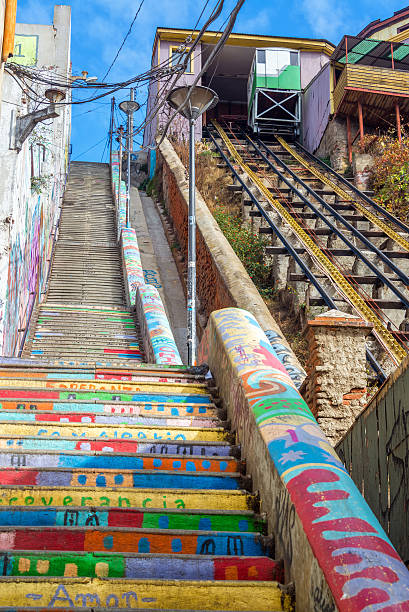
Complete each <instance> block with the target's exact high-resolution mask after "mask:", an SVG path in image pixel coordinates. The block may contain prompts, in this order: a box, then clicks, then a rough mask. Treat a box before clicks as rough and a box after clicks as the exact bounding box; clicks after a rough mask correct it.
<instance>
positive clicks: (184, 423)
mask: <svg viewBox="0 0 409 612" xmlns="http://www.w3.org/2000/svg"><path fill="white" fill-rule="evenodd" d="M4 422H14V423H17V422H18V423H38V422H41V423H96V424H98V425H101V424H110V425H113V424H114V423H115V424H122V425H149V426H151V425H159V426H162V427H173V428H174V427H199V428H201V427H217V426H224V425H225V423H223V422H222V421H220V419H218V418H217V417H216V418H209V417H192V416H186V417H184V418H182V417H179V416H173V415H172V416H165V415H163V414H160V415H158V416H151V415H143V416H142V415H135V414H112V413H111V414H90V413H86V412H85V411H84V412H65V413H64V412H60V413H57V414H56V413H54V412H45V411H42V412H41V413H39V412H37V413H35V412H28V411H22V410H20V411H9V412H0V423H4Z"/></svg>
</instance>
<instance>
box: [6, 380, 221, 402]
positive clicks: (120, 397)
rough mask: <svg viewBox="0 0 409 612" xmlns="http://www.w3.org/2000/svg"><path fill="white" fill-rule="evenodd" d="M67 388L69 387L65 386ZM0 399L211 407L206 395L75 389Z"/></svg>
mask: <svg viewBox="0 0 409 612" xmlns="http://www.w3.org/2000/svg"><path fill="white" fill-rule="evenodd" d="M67 386H68V387H69V386H70V385H67ZM1 398H10V399H11V398H13V399H21V400H24V399H26V400H36V399H43V400H48V401H50V400H88V401H89V400H97V401H98V400H107V401H109V402H112V401H113V402H115V401H117V402H132V403H135V402H144V403H147V404H149V403H155V404H157V403H163V404H170V403H175V404H189V405H191V404H203V405H209V404H210V405H213V403H212V400H211V398H209V397H207V396H206V395H193V394H192V395H190V394H189V395H179V394H175V395H167V394H163V393H162V394H160V393H126V392H123V391H117V392H109V391H83V390H77V389H71V390H67V391H66V390H59V389H42V390H38V389H33V390H29V389H27V388H25V389H17V388H16V389H0V400H1Z"/></svg>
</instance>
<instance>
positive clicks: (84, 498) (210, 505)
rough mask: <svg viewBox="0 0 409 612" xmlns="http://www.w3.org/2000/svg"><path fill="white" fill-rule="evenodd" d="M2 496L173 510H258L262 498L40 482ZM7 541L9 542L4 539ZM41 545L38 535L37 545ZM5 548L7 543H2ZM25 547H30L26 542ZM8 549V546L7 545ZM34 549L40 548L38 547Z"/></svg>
mask: <svg viewBox="0 0 409 612" xmlns="http://www.w3.org/2000/svg"><path fill="white" fill-rule="evenodd" d="M0 499H1V500H2V505H4V506H11V505H16V506H30V505H32V506H44V507H46V506H53V505H56V506H71V505H73V506H83V507H89V508H94V507H95V506H101V505H106V506H107V507H120V508H124V507H127V508H141V507H142V508H157V509H159V508H167V509H170V510H174V509H178V508H187V509H189V510H205V511H206V512H207V511H208V510H221V509H226V510H229V511H237V510H255V511H257V510H258V499H257V498H256V497H255V496H254V495H251V494H250V493H248V492H247V491H242V490H238V489H228V490H224V489H212V490H209V489H175V488H173V487H172V488H170V489H169V488H168V489H165V488H159V489H150V488H149V489H143V488H132V489H131V488H123V489H117V488H116V487H106V488H103V489H99V488H96V487H95V486H92V487H85V486H84V487H82V486H81V487H72V486H66V487H64V486H39V485H34V486H30V485H2V486H0ZM4 544H5V542H4ZM38 545H39V541H38V534H37V547H38ZM2 548H3V545H2ZM21 548H23V549H24V548H26V546H24V545H22V546H21ZM3 549H4V548H3ZM33 550H37V549H36V548H34V549H33Z"/></svg>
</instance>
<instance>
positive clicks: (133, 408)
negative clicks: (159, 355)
mask: <svg viewBox="0 0 409 612" xmlns="http://www.w3.org/2000/svg"><path fill="white" fill-rule="evenodd" d="M5 411H7V413H8V411H14V412H19V413H20V412H29V413H33V414H34V415H36V414H38V415H39V416H41V415H43V414H46V415H47V417H48V418H51V417H52V416H53V415H54V416H64V417H68V416H70V415H72V414H73V413H74V414H75V413H80V414H81V417H82V416H84V417H88V416H90V417H96V416H109V415H115V416H120V417H121V418H126V417H127V416H135V417H164V418H167V417H179V418H185V417H200V418H204V417H207V418H210V419H215V418H218V417H219V418H221V419H222V420H223V417H224V415H225V413H224V411H220V409H219V408H217V406H215V405H214V404H177V403H168V404H165V403H151V402H149V403H147V402H145V403H144V402H139V403H126V402H115V403H114V404H110V403H102V402H98V401H97V400H95V401H94V402H89V401H86V400H76V401H75V402H73V401H72V400H59V401H58V402H53V401H47V400H43V399H34V400H26V401H24V400H23V401H7V400H6V401H0V418H3V417H2V416H1V415H2V413H3V412H5ZM124 422H125V421H124Z"/></svg>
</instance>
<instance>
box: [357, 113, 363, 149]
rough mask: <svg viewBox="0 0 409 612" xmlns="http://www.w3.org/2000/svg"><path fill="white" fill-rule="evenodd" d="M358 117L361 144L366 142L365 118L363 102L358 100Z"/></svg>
mask: <svg viewBox="0 0 409 612" xmlns="http://www.w3.org/2000/svg"><path fill="white" fill-rule="evenodd" d="M358 119H359V144H360V145H361V146H363V144H364V118H363V114H362V104H361V103H360V102H358Z"/></svg>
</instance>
